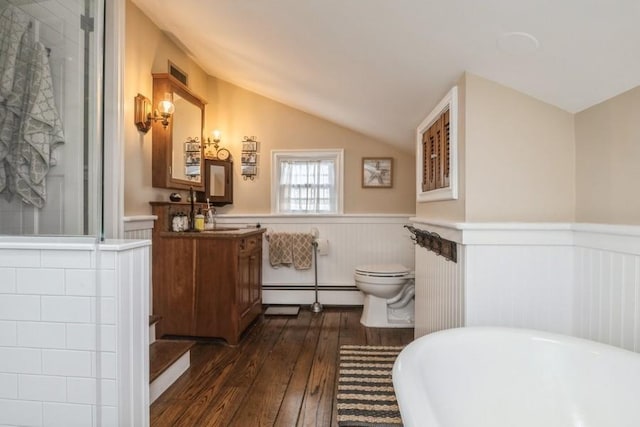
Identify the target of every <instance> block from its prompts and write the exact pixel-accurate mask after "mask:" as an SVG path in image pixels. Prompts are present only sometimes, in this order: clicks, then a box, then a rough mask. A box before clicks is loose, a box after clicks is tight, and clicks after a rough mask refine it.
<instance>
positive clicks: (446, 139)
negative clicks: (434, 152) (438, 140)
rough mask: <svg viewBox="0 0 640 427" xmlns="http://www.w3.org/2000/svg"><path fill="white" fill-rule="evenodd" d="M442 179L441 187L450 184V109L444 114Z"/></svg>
mask: <svg viewBox="0 0 640 427" xmlns="http://www.w3.org/2000/svg"><path fill="white" fill-rule="evenodd" d="M442 135H443V138H442V151H441V152H442V155H441V158H442V181H441V186H440V188H446V187H448V186H449V183H450V181H449V179H450V175H451V142H450V141H451V139H450V138H451V136H450V129H449V110H447V111H445V112H444V114H443V115H442Z"/></svg>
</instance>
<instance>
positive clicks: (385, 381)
mask: <svg viewBox="0 0 640 427" xmlns="http://www.w3.org/2000/svg"><path fill="white" fill-rule="evenodd" d="M402 349H403V347H389V346H360V345H343V346H340V374H339V377H338V396H337V400H338V425H339V426H345V427H346V426H362V427H364V426H401V425H402V418H400V411H399V409H398V403H397V401H396V395H395V392H394V391H393V382H392V380H391V370H392V368H393V362H395V360H396V357H397V356H398V353H400V351H401V350H402Z"/></svg>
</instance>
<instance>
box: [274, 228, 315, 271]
mask: <svg viewBox="0 0 640 427" xmlns="http://www.w3.org/2000/svg"><path fill="white" fill-rule="evenodd" d="M312 261H313V236H312V235H311V234H309V233H272V234H270V235H269V263H270V264H271V266H272V267H274V268H278V267H281V266H285V267H290V266H291V265H293V267H294V268H295V269H296V270H308V269H310V268H311V263H312Z"/></svg>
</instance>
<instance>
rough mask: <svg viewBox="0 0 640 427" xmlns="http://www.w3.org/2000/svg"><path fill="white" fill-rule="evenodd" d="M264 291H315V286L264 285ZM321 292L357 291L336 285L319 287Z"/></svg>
mask: <svg viewBox="0 0 640 427" xmlns="http://www.w3.org/2000/svg"><path fill="white" fill-rule="evenodd" d="M262 289H263V290H267V291H313V290H314V289H315V286H314V285H312V284H309V285H262ZM318 290H320V291H349V292H353V291H357V290H358V288H356V287H355V286H336V285H318Z"/></svg>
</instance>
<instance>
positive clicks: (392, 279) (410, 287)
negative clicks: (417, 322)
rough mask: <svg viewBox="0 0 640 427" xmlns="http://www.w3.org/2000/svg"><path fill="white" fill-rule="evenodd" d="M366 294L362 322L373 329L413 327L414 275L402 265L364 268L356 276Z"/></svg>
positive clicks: (359, 269) (361, 267)
mask: <svg viewBox="0 0 640 427" xmlns="http://www.w3.org/2000/svg"><path fill="white" fill-rule="evenodd" d="M354 278H355V282H356V287H357V288H358V289H360V291H362V293H363V294H364V307H363V309H362V317H361V318H360V323H362V324H363V325H364V326H369V327H374V328H411V327H413V326H414V298H413V296H414V294H415V287H414V282H413V279H414V274H413V272H412V271H410V270H409V269H408V268H407V267H405V266H403V265H400V264H379V265H362V266H359V267H357V268H356V271H355V274H354Z"/></svg>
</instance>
